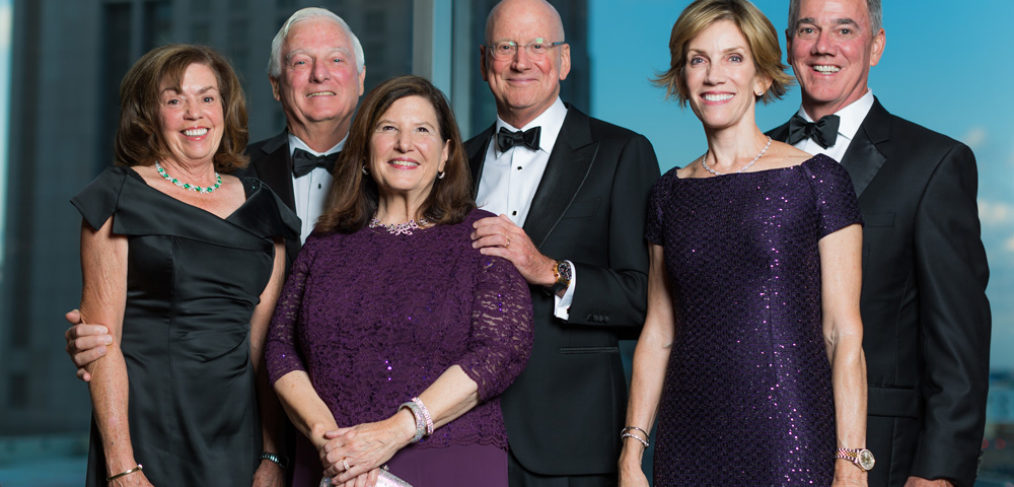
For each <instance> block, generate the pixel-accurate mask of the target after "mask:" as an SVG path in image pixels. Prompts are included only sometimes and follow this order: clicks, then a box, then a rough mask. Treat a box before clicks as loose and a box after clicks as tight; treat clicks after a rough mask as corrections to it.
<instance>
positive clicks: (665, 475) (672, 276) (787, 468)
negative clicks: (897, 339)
mask: <svg viewBox="0 0 1014 487" xmlns="http://www.w3.org/2000/svg"><path fill="white" fill-rule="evenodd" d="M649 208H650V209H649V215H648V224H647V229H646V231H645V233H646V238H647V240H648V241H649V242H652V243H655V244H658V245H662V246H663V247H664V251H665V268H666V271H667V272H668V277H669V282H670V292H671V293H672V301H673V306H674V311H675V314H676V316H677V325H676V337H675V342H674V344H673V348H672V352H671V355H670V358H669V364H668V367H667V369H666V375H665V383H664V385H663V390H662V398H661V401H660V404H659V412H658V430H657V439H656V447H655V448H656V449H655V457H654V476H655V477H654V478H655V483H654V485H655V486H656V487H662V486H677V485H678V486H691V485H692V486H702V485H715V486H719V485H720V486H731V485H737V486H740V485H743V486H746V485H748V486H770V485H820V486H827V485H830V483H831V479H832V475H833V470H834V460H833V457H834V451H835V447H836V446H835V424H834V404H833V396H832V393H831V369H830V365H829V362H828V357H827V353H826V350H825V346H824V340H823V336H822V332H821V306H820V301H821V293H820V256H819V253H818V249H817V242H818V240H820V238H822V237H823V236H825V235H828V234H829V233H832V232H834V231H836V230H838V229H841V228H843V227H846V226H848V225H851V224H854V223H860V222H861V216H860V213H859V209H858V205H857V203H856V196H855V193H854V191H853V189H852V183H851V181H850V180H849V176H848V174H847V173H846V172H845V170H844V169H843V168H842V167H841V166H840V165H838V163H836V162H835V161H834V160H832V159H830V158H828V157H826V156H816V157H813V158H811V159H809V160H807V161H806V162H804V163H803V164H801V165H799V166H794V167H789V168H783V169H772V170H767V171H758V172H751V173H742V174H732V175H725V176H718V177H713V178H702V179H680V178H678V177H677V176H676V170H675V169H673V170H671V171H669V172H668V173H667V174H665V175H664V176H663V177H662V178H661V179H660V180H659V181H658V183H657V184H656V185H655V187H654V189H653V190H652V194H651V203H650V207H649Z"/></svg>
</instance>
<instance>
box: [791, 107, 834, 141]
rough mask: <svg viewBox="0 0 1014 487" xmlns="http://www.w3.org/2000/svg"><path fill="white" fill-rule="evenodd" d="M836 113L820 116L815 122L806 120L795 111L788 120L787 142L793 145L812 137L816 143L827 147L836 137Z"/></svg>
mask: <svg viewBox="0 0 1014 487" xmlns="http://www.w3.org/2000/svg"><path fill="white" fill-rule="evenodd" d="M839 121H840V120H839V119H838V115H827V116H824V117H820V120H817V122H816V123H813V122H807V121H806V119H805V118H803V117H800V116H799V114H798V113H797V114H796V115H793V116H792V119H791V120H789V140H788V142H789V144H792V145H795V144H796V143H797V142H799V141H800V140H803V139H813V141H814V142H816V143H817V145H819V146H821V147H823V148H825V149H827V148H828V147H831V146H832V145H834V141H835V140H836V139H837V138H838V122H839Z"/></svg>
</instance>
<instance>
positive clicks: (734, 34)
mask: <svg viewBox="0 0 1014 487" xmlns="http://www.w3.org/2000/svg"><path fill="white" fill-rule="evenodd" d="M684 76H685V77H686V85H687V91H688V94H689V102H690V107H691V108H692V109H693V111H694V114H696V115H697V118H699V119H700V120H701V122H703V123H704V126H705V127H706V128H709V129H723V128H727V127H731V126H734V125H737V124H739V123H751V124H752V123H754V116H753V114H754V106H755V104H756V101H755V100H756V97H757V96H758V95H759V94H762V93H764V92H765V91H766V90H767V88H768V86H770V84H771V81H770V80H769V79H768V78H766V77H763V76H761V75H758V73H757V69H756V67H755V66H754V61H753V57H752V56H751V53H750V47H749V44H748V43H747V41H746V38H745V37H744V36H743V33H742V32H741V31H740V30H739V27H737V26H736V24H735V23H734V22H732V21H731V20H719V21H716V22H715V23H713V24H711V25H710V26H708V27H707V28H706V29H704V30H702V31H701V32H700V34H698V35H697V36H696V37H694V38H693V39H691V40H690V42H689V43H688V44H687V54H686V69H685V70H684Z"/></svg>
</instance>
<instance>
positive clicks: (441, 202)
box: [314, 75, 475, 233]
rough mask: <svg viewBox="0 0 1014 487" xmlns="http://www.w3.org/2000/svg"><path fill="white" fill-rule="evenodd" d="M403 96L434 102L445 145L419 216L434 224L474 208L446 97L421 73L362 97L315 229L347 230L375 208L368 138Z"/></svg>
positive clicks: (455, 219)
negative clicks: (444, 156) (444, 159)
mask: <svg viewBox="0 0 1014 487" xmlns="http://www.w3.org/2000/svg"><path fill="white" fill-rule="evenodd" d="M408 96H420V97H422V98H424V99H426V100H427V101H429V102H430V104H431V105H433V110H434V111H435V112H436V114H437V125H438V126H439V130H440V134H439V135H440V138H441V140H443V141H445V142H447V143H448V144H449V150H448V154H447V163H446V164H445V165H444V177H443V179H437V180H436V182H435V183H434V184H433V189H432V191H431V192H430V194H429V196H428V197H427V198H426V201H425V202H423V206H422V208H421V209H420V212H421V213H422V216H423V217H425V218H426V219H427V220H429V221H431V222H433V223H438V224H452V223H460V222H461V221H462V220H464V218H465V215H467V214H468V212H469V211H471V210H472V209H473V208H475V202H474V201H473V200H472V174H471V173H470V172H469V170H468V161H467V159H466V158H465V147H464V144H462V142H461V134H460V133H459V132H458V123H457V122H456V121H455V119H454V112H453V111H452V110H451V106H450V104H448V103H447V98H445V97H444V94H443V93H441V92H440V90H439V89H437V87H435V86H433V84H432V83H430V82H429V81H428V80H426V78H421V77H419V76H412V75H407V76H398V77H395V78H391V79H389V80H387V81H385V82H383V83H381V84H380V85H379V86H377V87H376V88H374V89H373V90H372V91H370V92H369V93H367V94H366V98H364V99H363V103H362V105H361V106H360V108H359V113H358V114H357V115H356V118H355V120H354V121H353V122H352V129H351V130H350V131H349V139H348V141H347V142H346V143H345V148H344V149H343V150H342V152H341V156H339V158H338V164H336V165H335V169H334V182H333V183H332V184H331V191H330V193H329V194H328V198H327V207H326V208H325V210H324V214H323V215H321V217H320V220H318V222H317V226H316V227H315V229H314V231H315V232H321V233H333V232H340V233H352V232H355V231H357V230H359V229H361V228H363V227H365V226H366V225H367V224H368V223H369V221H370V219H371V218H372V217H373V215H374V214H375V213H376V212H377V205H378V202H379V200H380V193H379V190H378V188H377V183H376V181H374V180H373V178H372V177H370V176H369V175H367V174H365V173H364V171H363V168H364V167H366V166H367V165H368V164H369V161H370V158H371V157H372V154H371V152H370V140H371V139H372V136H373V131H374V129H375V128H376V126H377V122H378V120H379V119H380V117H381V116H382V115H383V114H384V113H385V112H387V110H388V109H390V108H391V105H393V104H394V102H396V101H398V100H400V99H402V98H405V97H408Z"/></svg>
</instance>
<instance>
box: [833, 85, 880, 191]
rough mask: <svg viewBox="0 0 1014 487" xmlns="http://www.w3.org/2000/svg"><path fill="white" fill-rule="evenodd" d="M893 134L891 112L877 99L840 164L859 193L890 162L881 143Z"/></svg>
mask: <svg viewBox="0 0 1014 487" xmlns="http://www.w3.org/2000/svg"><path fill="white" fill-rule="evenodd" d="M889 138H890V114H888V113H887V110H885V109H884V107H883V106H882V105H881V104H880V102H879V101H877V100H876V99H874V101H873V107H871V108H870V112H869V113H868V114H866V119H865V120H863V123H862V125H860V126H859V130H858V131H857V132H856V136H855V138H853V139H852V142H851V143H850V144H849V148H848V149H847V150H846V151H845V155H844V156H842V160H841V164H842V166H844V167H845V170H846V171H848V173H849V176H850V177H851V178H852V186H854V187H855V190H856V195H857V196H860V195H862V194H863V191H864V190H865V189H866V187H867V186H869V185H870V181H873V178H874V177H876V175H877V171H879V170H880V167H881V166H883V165H884V163H885V162H887V157H885V156H884V154H883V152H881V150H880V148H878V147H877V146H878V144H882V143H884V142H886V141H887V140H888V139H889Z"/></svg>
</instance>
